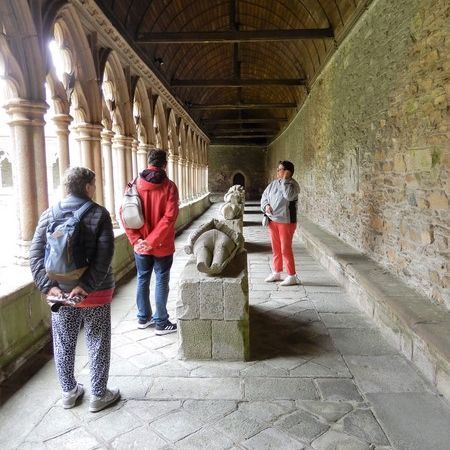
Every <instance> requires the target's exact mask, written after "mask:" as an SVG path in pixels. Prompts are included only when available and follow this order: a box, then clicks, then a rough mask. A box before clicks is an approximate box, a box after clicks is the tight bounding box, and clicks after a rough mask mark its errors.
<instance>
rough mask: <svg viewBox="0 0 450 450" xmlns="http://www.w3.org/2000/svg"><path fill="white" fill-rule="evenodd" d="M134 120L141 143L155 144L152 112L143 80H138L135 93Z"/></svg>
mask: <svg viewBox="0 0 450 450" xmlns="http://www.w3.org/2000/svg"><path fill="white" fill-rule="evenodd" d="M133 118H134V121H135V126H136V133H137V139H138V141H139V143H141V144H151V143H152V142H153V136H152V131H153V126H152V111H151V106H150V101H149V99H148V95H147V91H146V89H145V85H144V82H143V81H142V79H141V78H139V79H138V81H137V84H136V90H135V92H134V99H133Z"/></svg>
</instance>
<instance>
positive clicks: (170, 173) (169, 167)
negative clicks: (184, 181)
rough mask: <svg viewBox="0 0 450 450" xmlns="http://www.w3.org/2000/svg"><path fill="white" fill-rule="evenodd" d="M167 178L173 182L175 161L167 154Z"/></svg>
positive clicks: (171, 155) (170, 154)
mask: <svg viewBox="0 0 450 450" xmlns="http://www.w3.org/2000/svg"><path fill="white" fill-rule="evenodd" d="M167 176H168V177H169V178H170V179H171V180H172V181H175V160H174V157H173V154H172V153H167Z"/></svg>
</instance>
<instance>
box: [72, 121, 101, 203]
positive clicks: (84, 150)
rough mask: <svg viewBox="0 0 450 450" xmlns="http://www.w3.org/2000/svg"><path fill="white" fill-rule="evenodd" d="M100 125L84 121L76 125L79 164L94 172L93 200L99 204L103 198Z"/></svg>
mask: <svg viewBox="0 0 450 450" xmlns="http://www.w3.org/2000/svg"><path fill="white" fill-rule="evenodd" d="M102 129H103V128H102V126H101V125H96V124H90V123H84V124H80V125H78V126H77V133H78V136H77V140H78V142H79V143H80V149H81V164H82V165H83V166H84V167H87V168H88V169H91V170H93V171H94V172H95V178H96V181H97V183H96V184H97V190H96V193H95V201H96V202H97V203H99V204H101V205H103V203H104V198H103V169H102V157H101V137H100V134H101V132H102Z"/></svg>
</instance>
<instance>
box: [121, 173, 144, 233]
mask: <svg viewBox="0 0 450 450" xmlns="http://www.w3.org/2000/svg"><path fill="white" fill-rule="evenodd" d="M136 180H137V178H135V179H134V180H133V182H131V183H128V185H127V190H126V191H125V194H124V196H123V199H122V221H123V225H124V226H125V228H131V229H132V230H139V228H142V226H143V225H144V215H143V214H142V202H141V198H140V197H139V193H138V191H137V186H136Z"/></svg>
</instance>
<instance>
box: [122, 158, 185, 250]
mask: <svg viewBox="0 0 450 450" xmlns="http://www.w3.org/2000/svg"><path fill="white" fill-rule="evenodd" d="M158 171H159V173H160V174H161V169H159V170H158V168H157V167H154V166H149V167H148V169H146V170H144V171H143V172H142V173H141V174H140V176H139V178H138V179H137V182H136V186H137V190H138V192H139V196H140V198H141V201H142V212H143V214H144V218H145V223H144V226H143V227H142V228H140V229H139V230H133V229H131V228H126V227H125V226H124V228H125V232H126V233H127V236H128V240H129V241H130V243H131V245H133V246H134V244H136V243H137V241H138V240H139V239H144V240H145V241H147V243H148V245H149V246H150V247H152V249H151V250H150V251H148V252H139V253H141V254H146V255H154V256H168V255H172V254H173V253H175V222H176V220H177V217H178V189H177V186H176V185H175V183H174V182H173V181H171V180H169V179H168V178H167V177H164V179H163V180H162V181H161V180H160V179H158V176H156V177H153V176H152V175H153V174H155V173H156V175H158ZM162 173H163V174H164V175H165V172H164V171H162ZM149 179H151V180H152V181H147V180H149ZM120 217H121V219H122V211H120ZM122 225H123V220H122Z"/></svg>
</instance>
